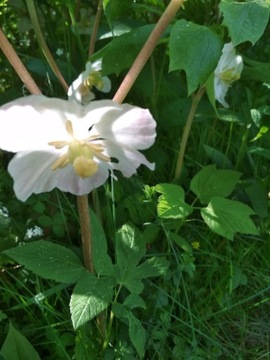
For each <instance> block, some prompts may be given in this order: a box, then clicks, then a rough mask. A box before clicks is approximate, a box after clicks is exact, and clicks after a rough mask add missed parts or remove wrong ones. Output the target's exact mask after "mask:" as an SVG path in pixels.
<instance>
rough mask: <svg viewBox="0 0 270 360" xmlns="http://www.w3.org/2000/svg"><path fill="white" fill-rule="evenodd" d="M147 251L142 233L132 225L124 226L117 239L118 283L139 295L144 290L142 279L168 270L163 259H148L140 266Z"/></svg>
mask: <svg viewBox="0 0 270 360" xmlns="http://www.w3.org/2000/svg"><path fill="white" fill-rule="evenodd" d="M145 251H146V249H145V242H144V239H143V237H142V235H141V233H140V232H139V231H138V230H137V229H135V228H134V227H131V226H130V225H124V226H123V227H122V228H121V229H120V231H119V232H118V234H117V237H116V260H117V261H116V269H117V272H118V279H117V282H118V284H121V285H122V286H125V287H126V288H127V289H128V290H129V291H130V292H131V293H134V294H137V295H138V294H140V293H141V292H142V290H143V283H142V281H141V280H142V279H144V278H147V277H150V276H159V275H162V274H164V273H165V272H166V270H167V268H168V264H167V261H166V260H165V259H161V258H152V259H148V260H147V261H146V262H145V263H143V264H140V265H139V266H138V263H139V261H140V260H141V259H142V257H143V256H144V254H145Z"/></svg>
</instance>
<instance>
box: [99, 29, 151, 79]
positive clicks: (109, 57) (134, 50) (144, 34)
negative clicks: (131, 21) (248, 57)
mask: <svg viewBox="0 0 270 360" xmlns="http://www.w3.org/2000/svg"><path fill="white" fill-rule="evenodd" d="M153 27H154V26H153V25H145V26H142V27H140V28H138V29H135V30H131V31H129V32H128V33H125V34H123V35H121V36H118V37H116V38H114V39H113V40H112V41H111V42H110V43H109V44H108V45H106V46H105V47H104V48H103V49H101V50H100V51H98V52H97V53H95V54H94V56H93V57H92V60H93V61H94V60H97V59H100V58H102V75H109V74H116V75H119V74H120V72H121V71H122V70H125V69H128V68H130V66H131V65H132V64H133V62H134V60H135V58H136V56H137V55H138V53H139V52H140V50H141V48H142V46H143V44H144V43H145V41H146V40H147V38H148V37H149V35H150V33H151V31H152V30H153Z"/></svg>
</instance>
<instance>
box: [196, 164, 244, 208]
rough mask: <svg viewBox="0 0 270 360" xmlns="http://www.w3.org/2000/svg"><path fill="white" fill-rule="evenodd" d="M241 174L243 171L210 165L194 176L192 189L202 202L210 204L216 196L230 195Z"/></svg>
mask: <svg viewBox="0 0 270 360" xmlns="http://www.w3.org/2000/svg"><path fill="white" fill-rule="evenodd" d="M240 176H241V173H240V172H238V171H233V170H222V169H217V168H216V165H209V166H206V167H204V168H203V169H202V170H200V171H199V172H198V173H197V174H196V175H195V176H194V177H193V179H192V180H191V184H190V189H191V190H192V191H193V192H194V193H195V194H196V195H197V196H198V198H199V199H200V201H201V202H202V203H204V204H208V203H209V201H210V200H211V198H212V197H214V196H219V197H227V196H229V195H230V194H231V193H232V191H233V190H234V188H235V186H236V184H237V183H238V181H239V178H240Z"/></svg>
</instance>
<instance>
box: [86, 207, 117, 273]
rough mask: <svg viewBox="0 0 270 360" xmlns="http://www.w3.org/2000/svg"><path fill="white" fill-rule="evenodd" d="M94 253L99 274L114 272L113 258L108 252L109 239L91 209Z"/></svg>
mask: <svg viewBox="0 0 270 360" xmlns="http://www.w3.org/2000/svg"><path fill="white" fill-rule="evenodd" d="M90 216H91V231H92V241H93V244H92V254H93V263H94V269H95V272H96V273H97V275H99V276H100V275H111V274H112V272H113V264H112V260H111V258H110V257H109V255H108V253H107V239H106V236H105V233H104V230H103V228H102V226H101V224H100V222H99V220H98V218H97V216H96V214H95V213H94V212H93V211H92V210H91V211H90Z"/></svg>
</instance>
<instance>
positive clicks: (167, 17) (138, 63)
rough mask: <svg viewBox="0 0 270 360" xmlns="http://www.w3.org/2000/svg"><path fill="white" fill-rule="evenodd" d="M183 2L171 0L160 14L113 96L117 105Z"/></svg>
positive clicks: (182, 0)
mask: <svg viewBox="0 0 270 360" xmlns="http://www.w3.org/2000/svg"><path fill="white" fill-rule="evenodd" d="M183 2H184V0H171V2H170V3H169V5H168V7H167V8H166V10H165V11H164V13H163V14H162V16H161V18H160V19H159V21H158V22H157V24H156V26H155V28H154V30H153V31H152V33H151V34H150V36H149V38H148V39H147V41H146V43H145V44H144V46H143V48H142V49H141V51H140V53H139V55H138V56H137V58H136V59H135V61H134V63H133V65H132V66H131V68H130V69H129V72H128V73H127V75H126V76H125V78H124V80H123V81H122V83H121V85H120V87H119V88H118V90H117V92H116V94H115V95H114V98H113V100H115V101H117V102H118V103H122V102H123V101H124V99H125V97H126V96H127V94H128V92H129V90H130V89H131V87H132V85H133V84H134V82H135V80H136V79H137V77H138V75H139V74H140V72H141V70H142V69H143V67H144V65H145V63H146V62H147V60H148V59H149V57H150V55H151V54H152V52H153V50H154V48H155V46H156V45H157V43H158V41H159V39H160V37H161V35H162V34H163V32H164V31H165V29H166V27H167V26H168V25H169V23H170V22H171V20H172V18H173V17H174V16H175V14H176V13H177V11H178V10H179V8H180V7H181V6H182V4H183Z"/></svg>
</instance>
